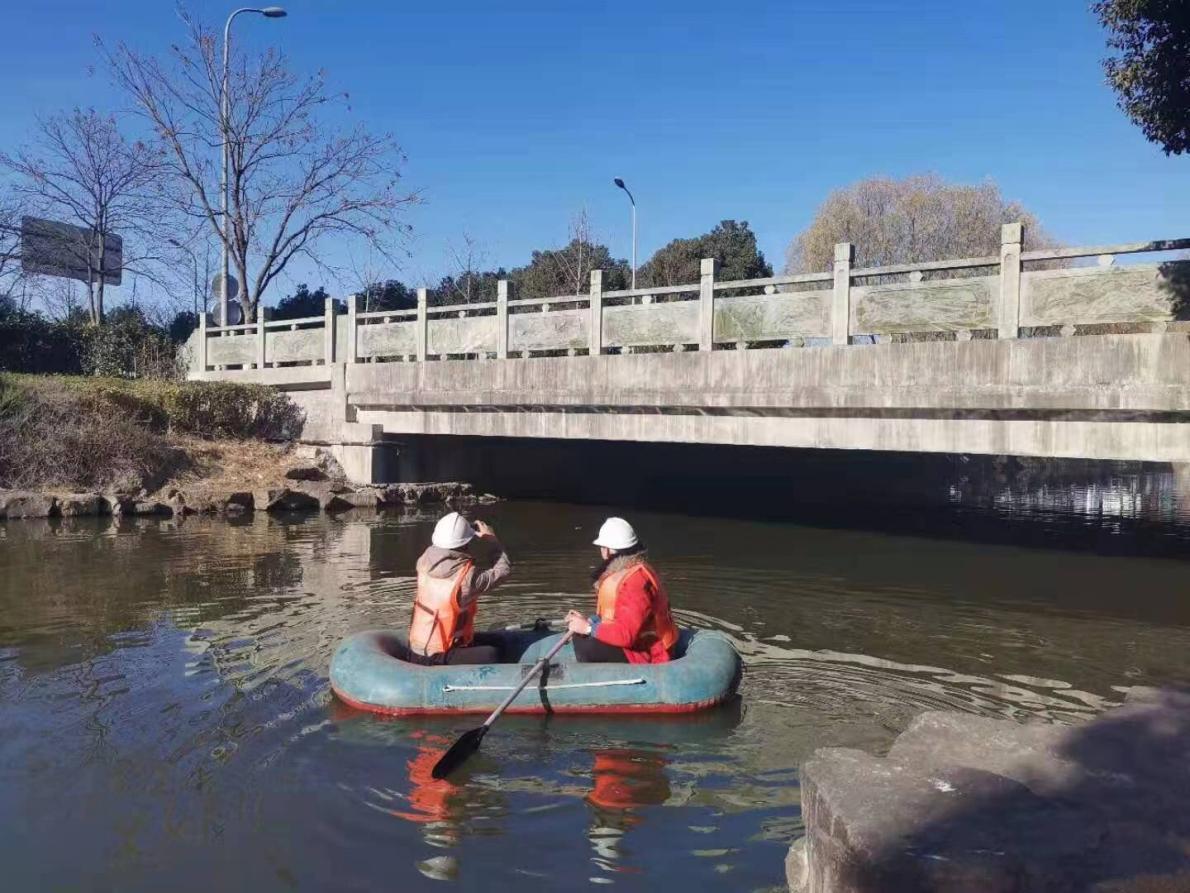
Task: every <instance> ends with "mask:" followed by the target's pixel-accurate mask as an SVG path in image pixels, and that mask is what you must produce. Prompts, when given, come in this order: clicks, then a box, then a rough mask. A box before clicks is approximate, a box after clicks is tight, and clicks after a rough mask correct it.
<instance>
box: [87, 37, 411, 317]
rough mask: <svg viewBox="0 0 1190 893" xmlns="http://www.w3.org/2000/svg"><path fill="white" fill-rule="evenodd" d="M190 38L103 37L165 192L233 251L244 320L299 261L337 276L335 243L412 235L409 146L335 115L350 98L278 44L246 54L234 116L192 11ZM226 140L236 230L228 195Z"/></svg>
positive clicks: (378, 243)
mask: <svg viewBox="0 0 1190 893" xmlns="http://www.w3.org/2000/svg"><path fill="white" fill-rule="evenodd" d="M185 23H186V26H187V40H186V41H185V42H184V43H183V44H181V45H175V46H174V47H173V48H172V49H171V52H170V54H169V55H168V56H167V57H165V58H164V59H161V58H157V57H154V56H150V55H146V54H143V53H140V52H137V51H136V50H133V49H131V48H130V47H129V46H127V45H126V44H124V43H120V44H117V45H115V46H113V47H109V46H106V45H105V44H104V43H103V42H102V41H99V46H100V49H101V52H102V53H103V54H104V56H105V58H106V60H107V62H108V65H109V67H110V70H111V72H112V74H113V76H114V79H115V81H116V83H117V84H118V85H119V86H120V87H121V88H123V90H124V91H125V92H126V93H127V94H128V96H129V97H130V98H131V100H132V102H133V105H134V107H135V109H136V110H137V111H138V112H139V114H140V115H141V116H142V117H143V118H144V119H145V120H146V121H147V122H148V124H149V125H151V128H152V131H153V133H154V135H155V137H156V139H157V140H159V141H160V143H161V146H162V155H163V158H164V160H165V167H166V172H167V174H168V175H169V176H168V178H167V181H166V182H165V184H164V185H163V190H162V194H163V197H164V198H165V199H166V200H168V201H170V202H171V203H172V204H173V205H174V206H175V207H177V208H178V209H179V210H181V211H182V212H183V213H184V214H186V215H188V216H190V217H191V218H195V219H197V220H200V221H203V222H204V223H205V224H206V226H207V227H208V229H209V231H210V233H211V236H212V238H213V239H215V240H216V244H221V245H223V246H226V249H227V251H228V253H229V255H230V263H231V267H232V271H233V274H234V275H235V276H236V277H237V278H238V279H239V281H240V283H241V285H242V290H241V297H240V301H241V305H242V307H243V309H244V315H245V318H246V319H253V318H255V310H256V307H257V305H258V303H259V302H260V298H261V296H262V295H263V294H264V292H265V290H266V289H267V288H268V287H269V285H270V284H271V283H272V282H273V281H274V280H275V279H276V278H277V277H278V276H280V275H281V274H282V273H283V272H284V271H285V270H286V268H287V267H289V265H290V264H291V263H292V262H293V261H294V260H295V259H298V258H306V259H308V260H310V261H311V262H313V263H314V264H315V265H316V266H318V267H320V268H322V269H324V270H326V271H329V272H331V273H335V269H334V265H333V264H331V263H329V262H328V261H327V259H326V258H325V257H324V256H323V254H322V249H323V248H324V247H325V243H326V242H327V241H328V239H333V240H334V242H335V244H336V248H337V249H339V250H343V251H346V250H349V249H350V248H351V247H352V243H358V242H362V243H364V244H365V245H366V246H367V247H368V248H369V249H370V250H374V251H376V252H378V253H379V254H381V255H385V256H389V255H390V252H391V251H392V250H393V249H394V247H395V246H396V245H397V244H398V243H399V241H400V238H401V236H402V235H403V234H404V233H406V232H407V231H408V228H409V227H408V225H407V224H406V223H405V222H404V221H403V219H402V217H403V215H402V211H403V209H404V208H405V207H406V206H408V205H409V204H410V203H412V202H414V201H416V195H413V194H409V193H403V192H401V191H400V190H399V189H398V184H399V180H400V166H401V163H402V161H403V160H404V159H403V156H402V154H401V151H400V148H399V147H398V146H397V144H396V142H395V141H394V140H393V138H392V137H391V136H390V135H387V134H375V133H372V132H370V131H369V130H368V129H366V128H365V127H363V126H362V125H356V126H355V127H350V128H342V127H340V126H338V125H337V124H336V123H334V121H333V120H332V119H333V118H335V117H339V118H341V117H342V115H343V113H344V112H346V111H348V109H347V97H346V94H342V93H335V92H333V91H331V90H330V88H329V87H328V85H327V83H326V80H325V77H324V75H323V73H322V72H318V73H316V74H314V75H310V76H305V75H300V74H298V73H297V72H295V71H294V70H293V69H292V68H291V67H290V65H289V61H288V59H287V58H286V57H285V55H284V54H283V53H281V52H280V51H278V50H276V49H273V48H270V49H267V50H264V51H263V52H261V53H258V54H251V53H247V52H244V51H240V50H237V51H236V52H235V53H234V54H233V56H232V59H231V65H230V69H229V76H228V84H227V111H226V113H224V111H223V104H222V98H223V90H222V83H223V63H222V55H221V45H220V43H219V41H218V39H217V34H216V32H215V31H214V30H213V29H211V28H208V27H206V26H204V25H202V24H201V23H199V22H197V21H195V20H193V19H189V18H186V19H185ZM225 139H226V142H227V145H228V156H229V163H228V191H229V193H230V202H229V209H228V220H227V223H228V225H227V226H226V227H225V226H224V225H223V218H222V212H221V208H220V205H221V196H220V192H219V183H220V167H221V161H222V150H223V142H224V140H225Z"/></svg>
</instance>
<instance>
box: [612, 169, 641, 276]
mask: <svg viewBox="0 0 1190 893" xmlns="http://www.w3.org/2000/svg"><path fill="white" fill-rule="evenodd" d="M612 182H613V183H615V184H616V185H617V186H619V187H620V188H621V189H623V190H624V192H625V193H626V194H627V195H628V201H630V202H632V287H633V289H635V288H636V199H634V198H633V197H632V193H631V192H629V191H628V187H627V186H625V185H624V181H623V180H621V179H620V178H619V177H616V179H614V180H612Z"/></svg>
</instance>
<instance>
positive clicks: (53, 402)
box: [0, 374, 302, 490]
mask: <svg viewBox="0 0 1190 893" xmlns="http://www.w3.org/2000/svg"><path fill="white" fill-rule="evenodd" d="M301 421H302V419H301V413H300V411H299V410H298V408H297V407H296V406H295V405H294V404H293V403H292V402H290V400H289V398H288V397H286V396H285V395H284V394H281V393H279V392H277V391H274V390H272V389H270V388H266V387H263V386H261V385H242V384H232V383H229V382H171V381H159V380H137V381H130V380H127V379H120V378H98V377H96V378H84V377H81V376H36V375H12V374H0V487H15V488H31V489H41V488H53V487H58V488H85V489H104V488H108V487H112V488H117V489H128V490H139V489H141V488H144V489H147V490H154V489H156V488H157V487H159V486H160V485H161V484H162V483H163V482H164V481H165V480H166V479H168V478H169V477H170V476H171V475H172V474H173V473H175V472H177V471H179V470H182V469H184V468H185V467H186V466H187V464H188V461H189V460H188V458H187V455H186V452H185V451H184V450H183V449H180V448H179V446H178V445H177V443H176V438H175V435H191V436H198V437H219V438H233V439H259V440H291V439H293V438H294V437H296V436H297V434H298V431H299V429H300V425H301Z"/></svg>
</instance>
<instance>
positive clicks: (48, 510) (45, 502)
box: [0, 490, 57, 518]
mask: <svg viewBox="0 0 1190 893" xmlns="http://www.w3.org/2000/svg"><path fill="white" fill-rule="evenodd" d="M56 509H57V500H56V499H55V498H54V497H53V496H50V495H48V494H45V493H33V492H31V491H29V490H0V518H48V517H49V516H50V515H52V514H55V512H56Z"/></svg>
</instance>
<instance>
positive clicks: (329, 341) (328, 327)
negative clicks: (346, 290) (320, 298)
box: [323, 298, 335, 366]
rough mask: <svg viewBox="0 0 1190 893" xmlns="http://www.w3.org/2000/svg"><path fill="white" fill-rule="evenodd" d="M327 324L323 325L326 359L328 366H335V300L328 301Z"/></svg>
mask: <svg viewBox="0 0 1190 893" xmlns="http://www.w3.org/2000/svg"><path fill="white" fill-rule="evenodd" d="M324 319H325V322H324V323H323V334H324V335H325V336H326V359H325V362H326V364H327V365H328V366H332V365H334V362H335V299H334V298H327V299H326V312H325V315H324Z"/></svg>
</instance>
